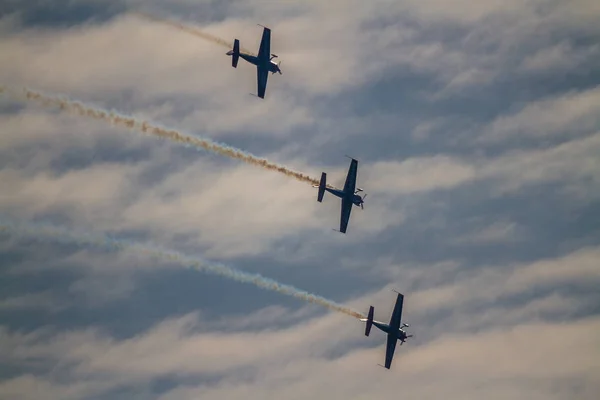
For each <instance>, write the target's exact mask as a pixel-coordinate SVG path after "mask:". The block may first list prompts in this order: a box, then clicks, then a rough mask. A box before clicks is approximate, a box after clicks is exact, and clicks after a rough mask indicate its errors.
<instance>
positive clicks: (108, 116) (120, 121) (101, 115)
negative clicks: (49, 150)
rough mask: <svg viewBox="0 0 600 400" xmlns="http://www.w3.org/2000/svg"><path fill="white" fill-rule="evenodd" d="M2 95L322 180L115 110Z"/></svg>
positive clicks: (25, 92)
mask: <svg viewBox="0 0 600 400" xmlns="http://www.w3.org/2000/svg"><path fill="white" fill-rule="evenodd" d="M2 92H6V93H9V94H12V95H14V96H15V97H23V96H24V97H25V99H27V100H34V101H37V102H39V103H41V104H43V105H45V106H49V107H59V108H60V109H61V110H65V111H68V112H71V113H73V114H77V115H80V116H83V117H89V118H94V119H98V120H102V121H106V122H109V123H111V124H112V125H114V126H119V127H123V128H128V129H132V130H137V131H139V132H142V133H146V134H150V135H154V136H158V137H161V138H164V139H169V140H171V141H173V142H177V143H181V144H183V145H188V146H193V147H195V148H197V149H203V150H207V151H210V152H213V153H217V154H221V155H223V156H227V157H231V158H235V159H237V160H241V161H243V162H245V163H248V164H252V165H256V166H258V167H261V168H264V169H268V170H271V171H275V172H279V173H281V174H284V175H287V176H289V177H292V178H295V179H297V180H299V181H301V182H306V183H310V184H312V185H318V184H319V180H318V179H315V178H311V177H310V176H308V175H305V174H303V173H301V172H297V171H294V170H291V169H289V168H287V167H285V166H283V165H280V164H276V163H273V162H271V161H269V160H267V159H265V158H261V157H257V156H255V155H253V154H250V153H247V152H245V151H243V150H240V149H236V148H234V147H231V146H228V145H226V144H223V143H217V142H213V141H212V140H210V139H206V138H201V137H198V136H191V135H189V134H185V133H181V132H178V131H176V130H174V129H168V128H163V127H160V126H157V125H154V124H152V123H151V122H148V121H139V120H137V119H135V118H133V117H130V116H126V115H122V114H118V113H116V112H114V111H106V110H102V109H99V108H95V107H93V106H90V105H86V104H83V103H81V102H78V101H74V100H71V99H67V98H61V97H57V96H50V95H46V94H42V93H39V92H36V91H33V90H30V89H27V88H23V89H21V91H18V92H15V91H13V90H8V89H7V88H5V87H1V86H0V93H2ZM328 186H329V185H328ZM329 187H331V186H329Z"/></svg>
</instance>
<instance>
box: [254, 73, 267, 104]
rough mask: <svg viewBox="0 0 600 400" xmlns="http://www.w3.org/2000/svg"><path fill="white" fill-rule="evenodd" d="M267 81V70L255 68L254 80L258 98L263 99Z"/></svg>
mask: <svg viewBox="0 0 600 400" xmlns="http://www.w3.org/2000/svg"><path fill="white" fill-rule="evenodd" d="M268 79H269V70H268V69H266V68H262V67H256V80H257V82H258V97H260V98H261V99H264V98H265V92H266V90H267V80H268Z"/></svg>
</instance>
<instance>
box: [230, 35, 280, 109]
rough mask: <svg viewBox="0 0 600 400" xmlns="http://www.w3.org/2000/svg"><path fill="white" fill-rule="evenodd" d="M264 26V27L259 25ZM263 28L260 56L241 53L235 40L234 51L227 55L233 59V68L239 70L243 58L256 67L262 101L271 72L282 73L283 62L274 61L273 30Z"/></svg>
mask: <svg viewBox="0 0 600 400" xmlns="http://www.w3.org/2000/svg"><path fill="white" fill-rule="evenodd" d="M259 26H262V25H259ZM262 27H263V34H262V39H261V40H260V47H259V49H258V56H255V55H252V54H247V53H242V52H240V41H239V40H238V39H235V40H234V42H233V50H230V51H228V52H227V53H226V54H227V55H228V56H232V57H231V66H232V67H233V68H237V64H238V60H239V58H240V57H242V58H243V59H244V60H246V61H248V62H249V63H250V64H254V65H256V77H257V81H258V97H260V98H261V99H264V98H265V91H266V90H267V79H268V78H269V72H271V73H273V74H274V73H275V72H279V74H280V75H283V72H281V68H280V67H279V66H280V65H281V61H279V63H275V62H274V61H272V60H273V59H274V58H277V55H276V54H271V29H269V28H267V27H265V26H262Z"/></svg>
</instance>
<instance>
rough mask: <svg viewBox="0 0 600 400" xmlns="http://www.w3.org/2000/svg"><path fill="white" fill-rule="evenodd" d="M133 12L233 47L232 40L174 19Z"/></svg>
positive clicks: (246, 51)
mask: <svg viewBox="0 0 600 400" xmlns="http://www.w3.org/2000/svg"><path fill="white" fill-rule="evenodd" d="M133 14H134V15H137V16H138V17H140V18H144V19H147V20H150V21H154V22H159V23H161V24H165V25H169V26H172V27H173V28H176V29H179V30H180V31H183V32H187V33H191V34H192V35H194V36H197V37H199V38H202V39H205V40H208V41H209V42H213V43H215V44H218V45H221V46H223V47H227V48H228V49H232V48H233V42H228V41H227V40H225V39H221V38H219V37H217V36H213V35H211V34H209V33H206V32H202V31H201V30H200V29H198V28H195V27H193V26H190V25H186V24H184V23H183V22H179V21H174V20H172V19H164V18H159V17H157V16H154V15H150V14H147V13H145V12H141V11H137V12H135V13H133ZM240 50H241V51H242V52H244V53H247V54H251V55H253V56H254V55H256V54H254V53H252V52H251V51H250V50H248V49H245V48H243V47H242V46H240Z"/></svg>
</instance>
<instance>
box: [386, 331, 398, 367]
mask: <svg viewBox="0 0 600 400" xmlns="http://www.w3.org/2000/svg"><path fill="white" fill-rule="evenodd" d="M397 341H398V339H397V338H396V337H395V336H394V335H390V334H389V333H388V335H387V343H386V346H385V367H386V368H387V369H390V366H391V365H392V359H393V358H394V351H395V350H396V342H397Z"/></svg>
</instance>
